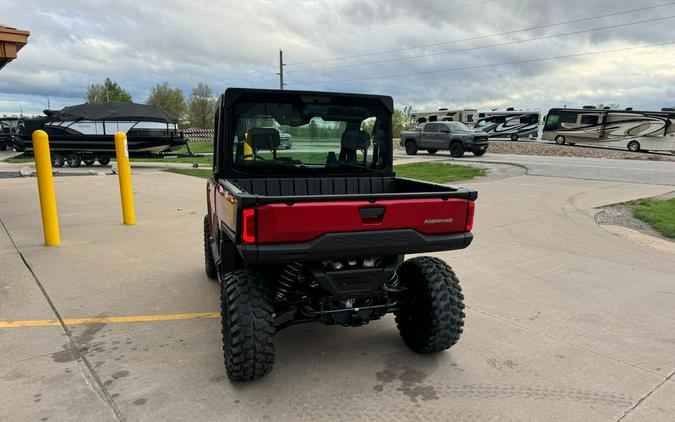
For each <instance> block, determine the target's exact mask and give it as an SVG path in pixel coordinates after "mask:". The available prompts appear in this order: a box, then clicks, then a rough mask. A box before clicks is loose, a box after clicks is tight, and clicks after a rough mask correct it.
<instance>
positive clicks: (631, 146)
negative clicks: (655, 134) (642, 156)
mask: <svg viewBox="0 0 675 422" xmlns="http://www.w3.org/2000/svg"><path fill="white" fill-rule="evenodd" d="M628 151H633V152H639V151H640V143H639V142H638V141H630V142H629V143H628Z"/></svg>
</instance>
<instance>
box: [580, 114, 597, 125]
mask: <svg viewBox="0 0 675 422" xmlns="http://www.w3.org/2000/svg"><path fill="white" fill-rule="evenodd" d="M599 120H600V116H598V115H592V114H585V115H582V116H581V124H582V125H597V124H598V121H599Z"/></svg>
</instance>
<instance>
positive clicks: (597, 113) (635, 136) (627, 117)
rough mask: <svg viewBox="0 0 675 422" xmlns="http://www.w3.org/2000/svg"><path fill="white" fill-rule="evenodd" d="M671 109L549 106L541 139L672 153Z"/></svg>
mask: <svg viewBox="0 0 675 422" xmlns="http://www.w3.org/2000/svg"><path fill="white" fill-rule="evenodd" d="M674 119H675V109H673V108H664V109H662V110H661V111H638V110H633V109H632V108H628V109H625V110H609V109H599V108H596V107H592V106H586V107H584V108H581V109H568V108H553V109H551V110H550V111H549V112H548V115H547V116H546V121H545V124H544V133H543V139H544V140H548V141H555V142H556V143H557V144H559V145H563V144H571V145H574V144H576V143H583V144H587V145H599V146H607V147H618V148H627V149H628V150H629V151H667V152H671V153H675V127H673V124H672V123H673V120H674Z"/></svg>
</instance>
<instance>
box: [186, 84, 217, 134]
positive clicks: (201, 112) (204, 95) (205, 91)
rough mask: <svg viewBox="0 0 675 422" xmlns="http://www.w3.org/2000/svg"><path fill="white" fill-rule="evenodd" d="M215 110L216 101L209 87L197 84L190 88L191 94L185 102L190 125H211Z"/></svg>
mask: <svg viewBox="0 0 675 422" xmlns="http://www.w3.org/2000/svg"><path fill="white" fill-rule="evenodd" d="M215 111H216V101H215V99H214V98H213V92H212V91H211V88H210V87H209V86H208V85H206V84H202V83H200V84H198V85H197V86H196V87H194V88H192V95H190V99H189V100H188V104H187V112H188V120H189V121H190V126H193V127H199V128H212V127H213V117H214V116H213V114H214V113H215Z"/></svg>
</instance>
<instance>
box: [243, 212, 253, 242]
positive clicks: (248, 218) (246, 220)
mask: <svg viewBox="0 0 675 422" xmlns="http://www.w3.org/2000/svg"><path fill="white" fill-rule="evenodd" d="M241 240H242V241H243V242H244V243H255V209H252V208H251V209H245V210H243V211H242V226H241Z"/></svg>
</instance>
